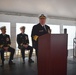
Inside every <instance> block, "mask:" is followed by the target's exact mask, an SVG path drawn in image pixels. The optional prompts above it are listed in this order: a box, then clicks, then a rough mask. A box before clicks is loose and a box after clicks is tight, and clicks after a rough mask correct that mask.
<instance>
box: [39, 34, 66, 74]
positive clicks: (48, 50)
mask: <svg viewBox="0 0 76 75" xmlns="http://www.w3.org/2000/svg"><path fill="white" fill-rule="evenodd" d="M38 75H67V34H45V35H43V36H41V37H39V41H38Z"/></svg>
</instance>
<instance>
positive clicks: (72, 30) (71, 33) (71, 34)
mask: <svg viewBox="0 0 76 75" xmlns="http://www.w3.org/2000/svg"><path fill="white" fill-rule="evenodd" d="M65 28H66V29H67V33H68V49H73V39H74V38H75V26H66V25H64V26H63V29H65Z"/></svg>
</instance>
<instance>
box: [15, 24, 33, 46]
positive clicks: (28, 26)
mask: <svg viewBox="0 0 76 75" xmlns="http://www.w3.org/2000/svg"><path fill="white" fill-rule="evenodd" d="M21 26H25V27H26V30H25V33H26V34H28V37H29V44H30V45H32V42H31V31H32V27H33V26H34V24H30V23H16V35H17V34H19V33H20V27H21Z"/></svg>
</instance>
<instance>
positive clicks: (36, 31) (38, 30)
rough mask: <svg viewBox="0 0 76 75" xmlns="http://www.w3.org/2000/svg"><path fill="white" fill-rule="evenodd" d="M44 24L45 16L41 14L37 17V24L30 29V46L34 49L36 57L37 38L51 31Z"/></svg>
mask: <svg viewBox="0 0 76 75" xmlns="http://www.w3.org/2000/svg"><path fill="white" fill-rule="evenodd" d="M45 23H46V16H45V15H44V14H41V15H40V16H39V23H38V24H37V25H35V26H33V29H32V34H31V37H32V44H33V47H34V48H35V49H36V55H37V56H38V38H39V37H40V36H42V35H44V34H47V33H51V29H50V27H49V26H48V25H46V24H45Z"/></svg>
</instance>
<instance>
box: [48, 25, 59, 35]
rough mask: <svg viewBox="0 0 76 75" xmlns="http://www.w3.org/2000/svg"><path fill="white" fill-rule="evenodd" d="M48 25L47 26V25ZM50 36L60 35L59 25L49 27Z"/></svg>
mask: <svg viewBox="0 0 76 75" xmlns="http://www.w3.org/2000/svg"><path fill="white" fill-rule="evenodd" d="M48 25H49V24H48ZM49 26H50V29H51V31H52V32H51V33H52V34H59V33H60V26H59V25H49Z"/></svg>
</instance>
